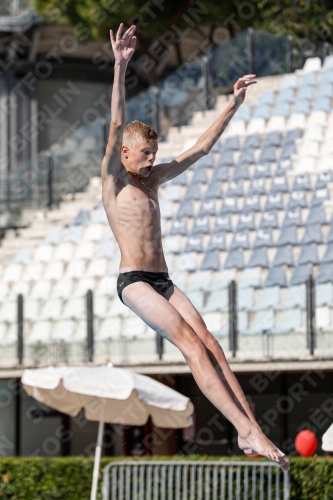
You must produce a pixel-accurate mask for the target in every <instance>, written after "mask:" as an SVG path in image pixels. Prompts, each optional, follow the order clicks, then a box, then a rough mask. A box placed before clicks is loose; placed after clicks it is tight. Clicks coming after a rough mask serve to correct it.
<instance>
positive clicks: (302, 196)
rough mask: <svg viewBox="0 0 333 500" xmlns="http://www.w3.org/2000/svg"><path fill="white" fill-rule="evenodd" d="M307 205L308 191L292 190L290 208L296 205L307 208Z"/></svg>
mask: <svg viewBox="0 0 333 500" xmlns="http://www.w3.org/2000/svg"><path fill="white" fill-rule="evenodd" d="M307 206H308V203H307V201H306V191H292V192H291V193H290V198H289V203H288V210H290V209H293V208H296V207H300V208H306V207H307Z"/></svg>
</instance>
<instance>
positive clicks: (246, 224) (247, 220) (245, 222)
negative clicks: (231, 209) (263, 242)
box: [236, 212, 255, 231]
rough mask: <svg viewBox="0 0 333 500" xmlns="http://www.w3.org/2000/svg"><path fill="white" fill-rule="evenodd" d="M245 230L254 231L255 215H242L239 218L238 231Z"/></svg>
mask: <svg viewBox="0 0 333 500" xmlns="http://www.w3.org/2000/svg"><path fill="white" fill-rule="evenodd" d="M244 229H248V230H249V231H251V230H252V231H253V230H254V229H255V224H254V215H253V213H252V212H251V213H248V214H241V215H240V216H239V220H238V224H237V228H236V230H237V231H244Z"/></svg>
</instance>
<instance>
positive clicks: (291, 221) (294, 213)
mask: <svg viewBox="0 0 333 500" xmlns="http://www.w3.org/2000/svg"><path fill="white" fill-rule="evenodd" d="M290 226H297V227H299V226H303V223H302V214H301V210H300V209H299V208H294V209H293V210H287V212H286V215H285V218H284V221H283V227H290Z"/></svg>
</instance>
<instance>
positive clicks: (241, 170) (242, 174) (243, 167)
mask: <svg viewBox="0 0 333 500" xmlns="http://www.w3.org/2000/svg"><path fill="white" fill-rule="evenodd" d="M239 179H250V174H249V167H248V166H247V164H246V163H239V164H237V166H236V168H235V172H234V175H233V180H234V181H238V180H239Z"/></svg>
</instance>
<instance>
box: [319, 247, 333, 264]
mask: <svg viewBox="0 0 333 500" xmlns="http://www.w3.org/2000/svg"><path fill="white" fill-rule="evenodd" d="M329 262H333V244H332V243H329V244H328V245H327V247H326V251H325V255H324V257H323V258H322V260H321V263H322V264H328V263H329Z"/></svg>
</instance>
